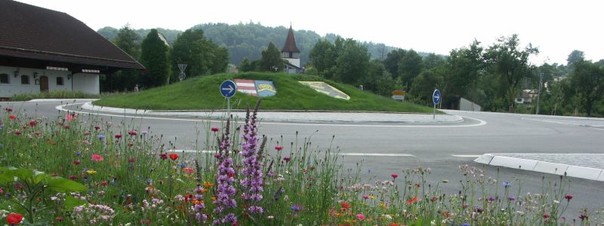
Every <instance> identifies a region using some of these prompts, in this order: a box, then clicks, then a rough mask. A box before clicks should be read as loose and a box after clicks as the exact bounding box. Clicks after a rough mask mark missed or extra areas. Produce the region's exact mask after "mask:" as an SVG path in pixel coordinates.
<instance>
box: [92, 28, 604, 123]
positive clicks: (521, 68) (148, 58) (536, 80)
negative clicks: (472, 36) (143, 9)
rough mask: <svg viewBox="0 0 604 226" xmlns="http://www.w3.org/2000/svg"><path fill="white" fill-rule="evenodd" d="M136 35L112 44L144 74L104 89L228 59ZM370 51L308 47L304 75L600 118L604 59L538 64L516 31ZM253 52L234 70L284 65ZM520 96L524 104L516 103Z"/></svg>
mask: <svg viewBox="0 0 604 226" xmlns="http://www.w3.org/2000/svg"><path fill="white" fill-rule="evenodd" d="M286 33H287V32H286V30H283V33H282V34H281V37H280V38H279V39H278V40H285V36H286ZM137 37H138V35H137V34H136V32H135V31H134V30H132V29H130V28H128V27H124V28H122V29H120V30H119V32H118V34H117V35H116V36H115V39H113V41H114V43H115V44H116V45H117V46H118V47H120V48H122V49H123V50H124V51H126V52H127V53H129V54H130V55H131V56H133V57H135V58H137V59H140V62H141V63H143V65H145V66H146V67H147V69H148V70H147V71H146V72H144V73H143V74H142V75H140V76H137V75H136V72H132V71H122V72H119V73H117V74H115V75H113V76H110V77H111V79H104V80H103V81H102V85H103V86H102V87H104V89H103V91H107V90H116V88H117V90H121V89H128V88H129V87H133V86H134V85H135V84H140V85H141V86H143V88H151V87H155V86H159V85H163V84H169V83H171V82H174V81H177V80H178V78H177V76H178V74H179V71H178V68H177V67H176V65H177V64H179V63H187V64H188V65H189V66H188V67H187V70H186V74H187V77H190V76H202V75H208V74H213V73H219V72H224V71H225V70H226V68H227V65H228V63H229V59H231V58H230V54H229V53H230V52H229V51H228V47H226V46H225V45H224V44H222V45H218V44H216V42H215V41H214V40H213V39H209V38H207V37H206V35H205V31H204V30H202V29H199V28H192V29H189V30H187V31H185V32H183V33H181V34H179V35H177V37H176V39H175V40H174V42H173V43H172V45H166V43H169V42H168V41H166V40H165V38H162V37H163V36H161V35H159V33H158V32H157V30H151V31H150V32H149V33H148V34H147V36H146V37H145V39H144V40H142V42H140V41H137V40H138V39H137ZM225 37H226V36H225ZM296 38H298V37H297V36H296ZM221 40H226V39H225V38H223V39H221ZM138 42H140V43H141V45H140V50H138V49H137V48H138V47H137V43H138ZM368 46H370V45H369V44H368V43H366V42H359V41H356V40H354V39H344V38H342V37H340V36H337V35H336V36H334V37H331V36H330V38H327V36H326V37H325V38H319V39H317V40H316V42H315V43H314V45H313V46H312V47H311V48H310V49H309V50H308V61H307V62H306V63H303V66H304V68H305V72H304V73H306V74H313V75H319V76H321V77H323V78H325V79H329V80H333V81H337V82H342V83H346V84H351V85H354V86H359V87H361V86H362V87H363V89H364V90H366V91H368V92H373V93H375V94H378V95H383V96H390V95H391V94H392V91H393V90H404V91H406V94H407V95H406V99H407V101H411V102H415V103H418V104H425V105H431V94H432V91H433V90H434V89H436V88H438V89H440V90H441V93H442V97H443V100H442V105H441V107H442V108H448V109H457V108H459V105H460V98H462V97H463V98H465V99H469V100H471V101H473V102H475V103H477V104H479V105H481V106H482V108H483V110H487V111H499V112H519V113H540V114H555V115H587V116H592V115H598V116H602V115H604V98H603V97H602V94H604V60H600V61H598V62H591V61H588V60H585V58H584V55H583V52H581V51H578V50H575V51H573V52H571V53H570V54H569V57H568V60H567V64H566V65H559V64H547V63H544V64H543V65H539V66H537V65H532V64H531V63H530V62H529V58H530V56H532V55H535V54H538V53H539V50H538V48H535V47H533V46H531V45H530V44H529V45H528V46H524V47H522V46H520V40H519V37H518V35H516V34H514V35H511V36H509V37H501V38H500V39H498V41H497V42H496V43H494V44H492V45H490V46H487V47H483V46H482V45H481V43H480V42H479V41H478V40H474V41H473V42H472V43H470V44H469V45H468V46H465V47H461V48H459V49H453V50H451V51H450V53H449V55H448V56H442V55H436V54H424V53H420V52H416V51H414V50H413V49H410V50H404V49H392V50H390V51H388V52H385V53H383V54H381V56H380V57H379V58H376V57H375V56H374V54H372V53H371V51H370V50H369V47H368ZM139 51H140V52H139ZM258 55H260V57H259V58H256V57H254V56H255V55H254V54H251V55H250V56H248V57H244V58H242V59H241V62H240V63H239V64H238V65H237V66H238V68H239V70H240V71H273V72H274V71H281V70H282V69H283V68H284V64H285V62H284V61H283V60H282V59H281V58H280V50H279V48H278V47H277V45H275V44H274V43H273V42H268V45H266V47H265V48H263V49H262V50H261V51H260V52H259V53H258ZM301 55H302V54H301ZM133 78H136V79H133ZM133 83H135V84H133ZM107 87H110V88H111V89H107ZM539 91H541V92H539ZM520 97H525V98H527V100H528V101H525V102H518V99H519V98H520ZM537 111H538V112H537Z"/></svg>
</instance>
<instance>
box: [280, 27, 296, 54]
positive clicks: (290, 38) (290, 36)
mask: <svg viewBox="0 0 604 226" xmlns="http://www.w3.org/2000/svg"><path fill="white" fill-rule="evenodd" d="M281 52H282V53H285V52H288V53H300V50H299V49H298V47H297V46H296V38H294V30H293V29H292V25H289V31H288V32H287V39H285V45H283V49H281ZM290 58H293V57H290Z"/></svg>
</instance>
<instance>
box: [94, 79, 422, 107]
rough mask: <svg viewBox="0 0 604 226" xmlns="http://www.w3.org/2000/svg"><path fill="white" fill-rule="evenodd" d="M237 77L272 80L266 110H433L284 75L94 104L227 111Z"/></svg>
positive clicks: (191, 83) (190, 85)
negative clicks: (226, 90)
mask: <svg viewBox="0 0 604 226" xmlns="http://www.w3.org/2000/svg"><path fill="white" fill-rule="evenodd" d="M236 78H241V79H255V80H270V81H273V84H274V86H275V88H276V89H277V95H275V96H272V97H265V98H263V99H262V109H263V110H326V111H327V110H328V111H334V110H335V111H385V112H421V113H431V112H432V108H429V107H424V106H419V105H416V104H412V103H407V102H404V103H401V102H398V101H395V100H392V99H390V98H387V97H383V96H379V95H375V94H372V93H370V92H367V91H361V90H359V89H357V88H356V87H353V86H350V85H345V84H340V83H336V82H333V81H328V80H324V79H322V78H320V77H317V76H308V75H289V74H282V73H277V74H275V73H242V74H217V75H211V76H204V77H196V78H192V79H188V80H185V81H183V82H180V83H175V84H172V85H168V86H164V87H158V88H153V89H149V90H145V91H141V92H138V93H126V94H119V95H112V96H107V97H103V98H102V99H101V100H98V101H96V102H95V103H94V104H95V105H102V106H110V107H126V108H133V109H147V110H200V109H211V110H217V109H226V108H227V101H226V100H225V98H224V97H223V96H222V95H221V94H220V92H219V86H220V84H221V83H222V82H223V81H224V80H227V79H236ZM298 81H324V82H326V83H328V84H330V85H331V86H333V87H335V88H337V89H339V90H341V91H343V92H344V93H346V94H348V95H349V96H350V100H341V99H336V98H332V97H329V96H327V95H324V94H321V93H319V92H317V91H315V90H313V89H312V88H309V87H307V86H305V85H303V84H301V83H299V82H298ZM257 99H258V97H254V96H249V95H246V94H244V93H240V92H238V93H237V94H235V96H233V97H232V98H231V108H232V109H245V108H246V107H247V106H248V105H249V106H252V105H254V103H255V102H256V100H257Z"/></svg>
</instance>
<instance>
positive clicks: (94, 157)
mask: <svg viewBox="0 0 604 226" xmlns="http://www.w3.org/2000/svg"><path fill="white" fill-rule="evenodd" d="M91 160H92V161H93V162H101V161H103V156H102V155H99V154H92V157H91Z"/></svg>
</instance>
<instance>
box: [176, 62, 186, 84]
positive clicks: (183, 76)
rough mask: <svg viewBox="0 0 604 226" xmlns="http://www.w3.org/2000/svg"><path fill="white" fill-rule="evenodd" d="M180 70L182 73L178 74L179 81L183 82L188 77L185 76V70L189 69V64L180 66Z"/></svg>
mask: <svg viewBox="0 0 604 226" xmlns="http://www.w3.org/2000/svg"><path fill="white" fill-rule="evenodd" d="M178 69H180V73H178V80H180V81H181V82H182V80H184V79H185V78H186V77H187V74H185V69H187V64H178Z"/></svg>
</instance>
